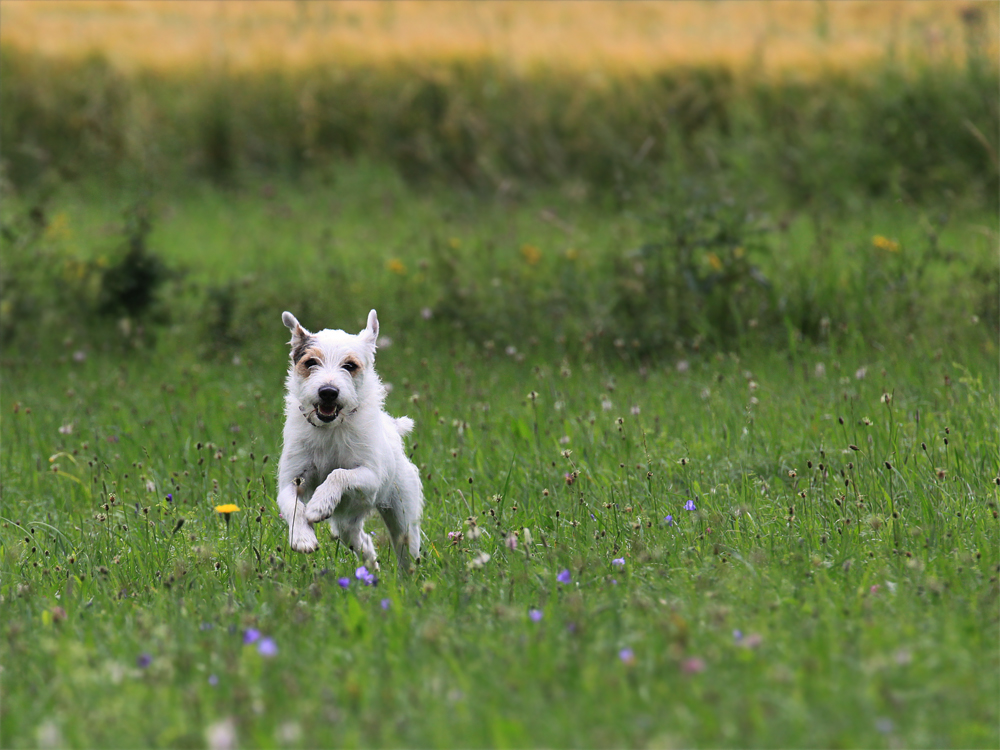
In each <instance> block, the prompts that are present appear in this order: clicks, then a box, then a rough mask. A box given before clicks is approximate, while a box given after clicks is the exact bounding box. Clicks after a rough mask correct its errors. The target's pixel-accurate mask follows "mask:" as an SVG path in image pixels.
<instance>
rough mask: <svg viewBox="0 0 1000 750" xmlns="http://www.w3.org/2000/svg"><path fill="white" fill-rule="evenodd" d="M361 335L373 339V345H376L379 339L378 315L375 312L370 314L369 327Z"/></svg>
mask: <svg viewBox="0 0 1000 750" xmlns="http://www.w3.org/2000/svg"><path fill="white" fill-rule="evenodd" d="M359 335H360V336H364V337H365V338H368V339H371V342H372V344H374V343H375V340H376V339H377V338H378V315H376V314H375V311H374V310H372V311H371V312H370V313H368V326H367V327H366V328H365V330H363V331H362V332H361V333H360V334H359Z"/></svg>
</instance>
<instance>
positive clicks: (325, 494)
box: [306, 466, 379, 523]
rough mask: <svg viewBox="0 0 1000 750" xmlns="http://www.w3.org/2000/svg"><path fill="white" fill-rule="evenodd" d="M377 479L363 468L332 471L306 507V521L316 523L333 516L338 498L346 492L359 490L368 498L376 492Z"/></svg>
mask: <svg viewBox="0 0 1000 750" xmlns="http://www.w3.org/2000/svg"><path fill="white" fill-rule="evenodd" d="M378 486H379V479H378V476H376V474H375V472H374V471H372V470H371V469H369V468H367V467H365V466H359V467H358V468H356V469H334V470H333V471H331V472H330V475H329V476H328V477H327V478H326V479H325V480H323V483H322V484H321V485H320V486H319V487H317V488H316V491H315V492H314V493H313V496H312V499H311V500H310V501H309V504H308V505H307V506H306V520H307V521H308V522H309V523H318V522H319V521H322V520H323V519H324V518H329V517H330V516H332V515H333V511H335V510H336V509H337V505H338V504H339V503H340V498H341V497H342V496H343V494H344V493H345V492H346V491H347V490H359V491H360V492H363V493H365V494H366V495H368V496H371V495H374V494H375V491H376V490H378Z"/></svg>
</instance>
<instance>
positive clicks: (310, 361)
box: [302, 357, 319, 370]
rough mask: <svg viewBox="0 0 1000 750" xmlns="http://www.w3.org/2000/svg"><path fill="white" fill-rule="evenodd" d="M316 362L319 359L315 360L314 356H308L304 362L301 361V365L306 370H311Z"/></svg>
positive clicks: (317, 362)
mask: <svg viewBox="0 0 1000 750" xmlns="http://www.w3.org/2000/svg"><path fill="white" fill-rule="evenodd" d="M318 364H319V360H317V359H316V358H315V357H310V358H309V359H307V360H306V361H305V362H303V363H302V366H303V367H305V368H306V369H307V370H311V369H312V368H314V367H316V365H318Z"/></svg>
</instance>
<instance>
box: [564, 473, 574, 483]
mask: <svg viewBox="0 0 1000 750" xmlns="http://www.w3.org/2000/svg"><path fill="white" fill-rule="evenodd" d="M563 479H565V480H566V486H569V485H571V484H573V482H575V481H576V477H575V476H574V475H573V474H572V473H570V472H567V473H566V474H564V475H563Z"/></svg>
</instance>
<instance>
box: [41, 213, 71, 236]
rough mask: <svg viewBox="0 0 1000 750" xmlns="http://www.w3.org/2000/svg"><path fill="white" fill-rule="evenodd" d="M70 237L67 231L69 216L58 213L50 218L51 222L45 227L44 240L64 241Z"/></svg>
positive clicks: (68, 230)
mask: <svg viewBox="0 0 1000 750" xmlns="http://www.w3.org/2000/svg"><path fill="white" fill-rule="evenodd" d="M71 235H72V232H70V229H69V216H67V215H66V214H65V213H58V214H56V215H55V216H54V217H53V218H52V222H51V223H50V224H49V225H48V226H47V227H45V234H44V236H45V239H47V240H66V239H69V238H70V236H71Z"/></svg>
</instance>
